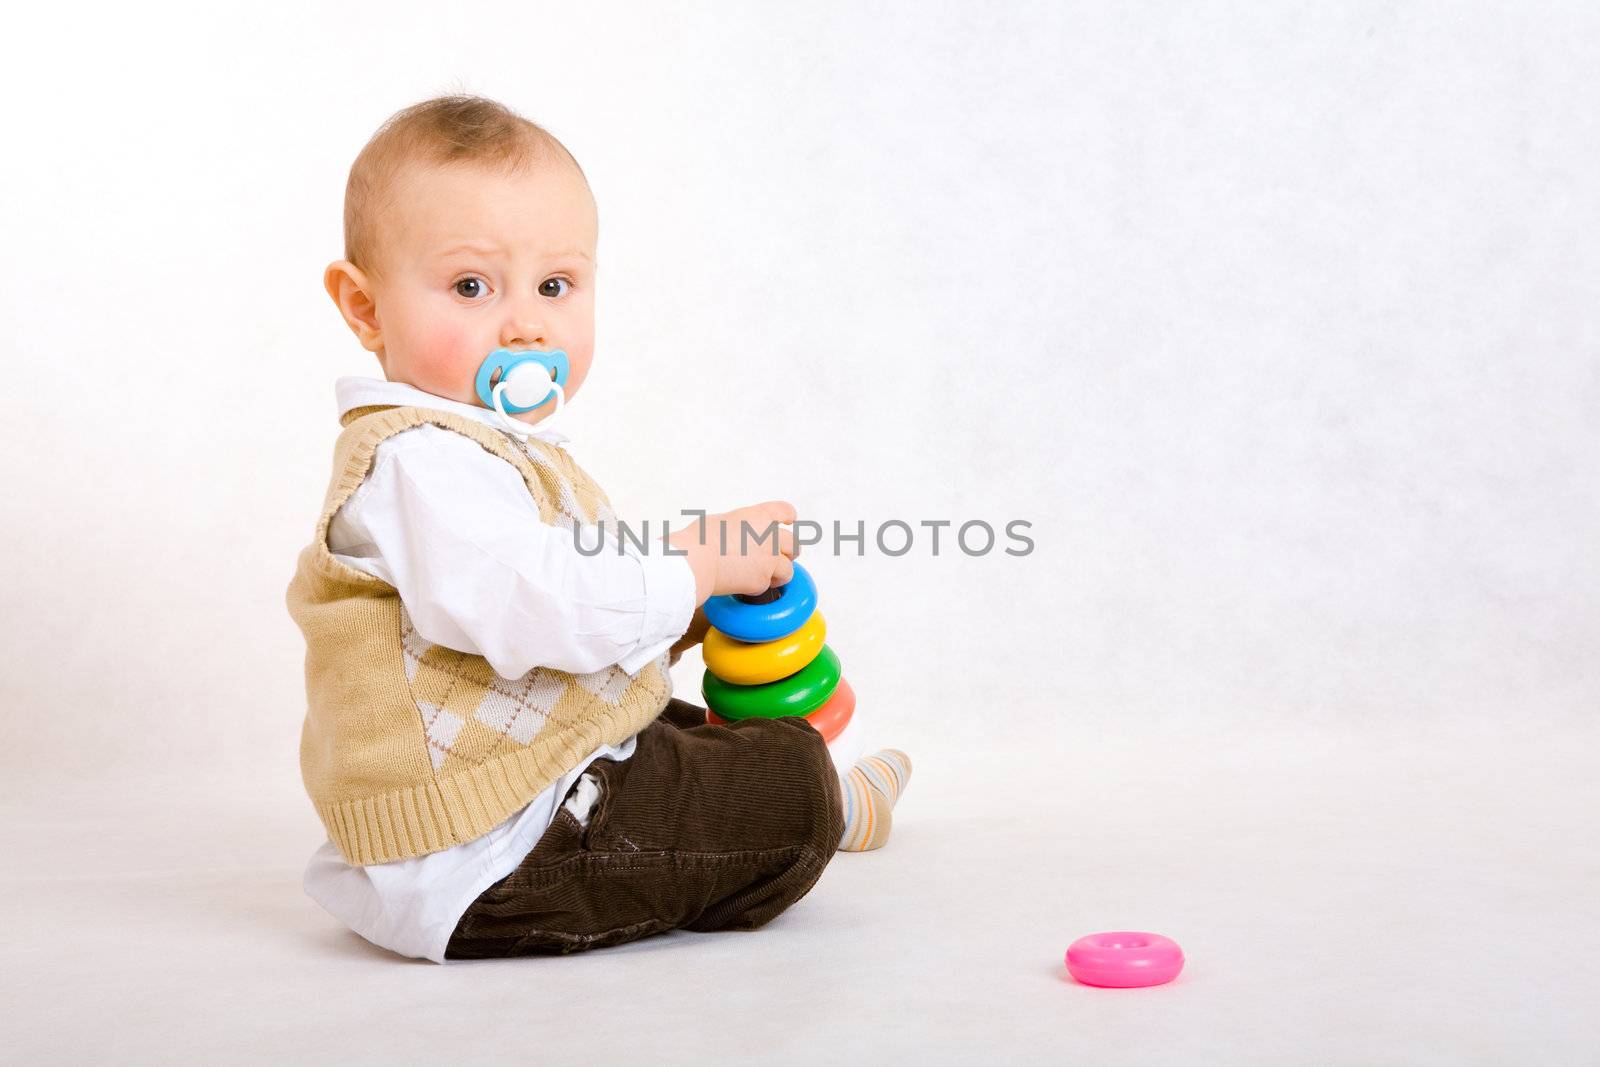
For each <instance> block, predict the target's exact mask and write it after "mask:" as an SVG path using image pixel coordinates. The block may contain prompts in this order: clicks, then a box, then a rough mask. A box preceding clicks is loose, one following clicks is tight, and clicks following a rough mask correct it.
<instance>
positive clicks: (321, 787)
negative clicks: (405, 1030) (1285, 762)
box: [287, 96, 911, 963]
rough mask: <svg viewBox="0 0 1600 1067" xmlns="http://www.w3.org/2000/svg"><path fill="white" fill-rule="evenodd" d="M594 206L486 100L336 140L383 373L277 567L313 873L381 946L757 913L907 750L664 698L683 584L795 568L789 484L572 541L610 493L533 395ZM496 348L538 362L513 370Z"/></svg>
mask: <svg viewBox="0 0 1600 1067" xmlns="http://www.w3.org/2000/svg"><path fill="white" fill-rule="evenodd" d="M598 225H599V224H598V220H597V216H596V208H595V202H594V199H593V197H592V196H591V194H590V191H589V185H588V181H587V179H586V178H585V177H584V174H583V171H582V170H581V169H580V168H579V167H578V164H577V162H576V161H575V160H574V159H573V157H572V156H571V154H570V153H568V152H567V150H566V148H565V147H564V146H562V144H561V143H560V142H559V141H557V140H556V139H555V138H554V137H552V136H551V135H550V134H549V133H547V132H546V131H545V130H543V129H541V128H540V127H539V126H537V125H535V124H533V123H531V122H529V121H527V120H526V119H523V118H521V117H520V116H518V115H516V114H514V113H512V112H511V111H509V110H507V109H506V108H504V107H502V106H501V105H499V104H496V103H494V102H492V101H488V100H484V99H481V98H477V97H460V96H457V97H445V98H440V99H436V100H430V101H427V102H425V103H422V104H418V105H416V106H415V107H411V108H407V109H406V110H404V111H402V112H400V113H399V114H397V115H395V116H394V117H393V118H391V119H390V120H389V121H388V122H387V123H385V124H384V126H383V127H382V128H381V129H380V130H379V131H378V132H377V134H376V135H375V136H374V137H373V138H372V140H371V141H370V142H369V143H368V144H367V146H366V147H365V148H364V149H363V150H362V151H361V154H360V155H359V156H358V157H357V158H356V161H355V164H354V165H353V166H352V167H351V169H350V179H349V184H348V186H347V188H346V193H345V214H344V228H345V258H344V259H342V260H339V261H338V262H336V263H333V264H332V265H330V266H329V267H328V269H327V272H326V275H325V278H324V281H325V284H326V287H327V290H328V294H329V295H330V296H331V297H332V298H333V301H334V303H335V304H337V305H338V308H339V312H340V314H341V315H343V317H344V320H345V322H347V323H348V324H349V326H350V329H351V330H353V331H354V332H355V335H356V337H357V338H358V339H359V340H360V341H361V344H362V346H363V347H364V348H366V349H367V350H368V351H370V352H372V353H374V354H375V355H376V356H377V357H378V364H379V366H380V367H381V368H382V369H383V376H384V379H385V380H382V381H379V380H377V379H369V378H342V379H340V380H339V382H338V383H337V386H336V391H337V397H338V404H339V418H340V423H341V425H342V426H343V432H342V433H341V434H340V435H339V438H338V441H337V443H336V444H335V446H334V457H333V476H332V479H331V481H330V484H329V487H328V491H327V495H326V497H325V499H324V501H323V504H322V509H321V514H320V517H319V518H318V520H317V525H316V532H315V536H314V538H313V540H312V543H311V544H310V545H309V546H308V547H307V548H306V549H305V550H304V551H302V552H301V553H300V557H299V561H298V564H297V568H296V572H295V575H294V578H293V580H292V582H291V583H290V586H289V590H288V597H287V599H288V606H289V612H290V614H291V615H292V616H293V618H294V620H295V622H296V623H297V624H298V625H299V627H300V629H301V631H302V632H303V633H304V635H305V639H306V692H307V698H308V704H309V706H308V710H307V713H306V719H305V727H304V732H303V735H302V738H301V745H300V762H301V770H302V773H303V775H304V778H305V785H306V791H307V792H308V793H309V794H310V796H311V799H312V802H313V803H314V804H315V806H316V809H317V812H318V814H319V815H320V816H321V817H322V821H323V823H324V825H325V826H326V827H327V831H328V838H329V840H328V842H327V843H326V844H324V845H323V846H322V848H320V849H319V850H318V851H317V853H316V854H315V855H314V856H313V857H312V859H311V863H310V865H309V866H308V868H307V870H306V876H305V887H306V891H307V893H309V894H310V895H311V896H312V897H313V898H314V899H315V900H316V901H317V902H318V903H320V904H321V905H322V906H323V907H325V908H326V909H327V910H328V911H329V912H331V913H332V914H333V915H334V916H336V917H337V918H339V919H340V920H342V921H343V922H344V923H346V924H347V925H349V926H350V928H351V929H353V930H355V931H356V932H357V933H359V934H361V935H362V936H363V937H365V938H367V939H368V940H370V941H372V942H374V943H375V944H378V945H382V946H384V947H385V948H388V949H391V950H393V951H395V952H397V953H400V954H402V955H406V956H415V957H421V958H425V959H431V960H434V961H436V962H440V963H443V962H445V961H446V960H449V959H467V958H484V957H494V956H516V955H526V954H534V953H566V952H573V951H577V950H580V949H586V948H595V947H599V946H605V945H615V944H620V943H623V942H626V941H632V940H636V939H638V938H641V937H646V936H648V935H650V934H655V933H660V932H662V931H666V930H672V929H687V930H726V929H741V930H750V929H754V928H756V927H759V926H762V925H763V924H765V923H767V922H769V921H770V920H771V919H772V918H773V917H774V916H776V915H778V914H779V913H780V912H782V911H783V910H784V909H785V908H788V907H789V906H790V905H791V904H793V903H794V902H795V901H797V900H799V899H800V898H801V897H803V896H804V895H805V894H806V893H807V892H808V891H809V890H810V889H811V887H812V886H813V885H814V884H815V883H816V881H817V879H818V877H820V875H821V874H822V869H823V868H824V867H825V866H826V865H827V863H828V861H829V860H830V859H831V858H832V857H833V854H834V852H835V850H838V849H843V850H846V851H866V850H869V849H875V848H878V847H880V846H882V845H883V844H884V842H885V841H886V840H887V838H888V834H889V828H890V824H891V811H892V809H893V807H894V804H895V801H896V800H897V799H898V798H899V796H900V793H901V791H902V790H903V789H904V788H905V786H906V782H907V781H908V780H909V778H910V775H911V764H910V761H909V760H908V759H907V757H906V756H905V754H904V753H902V752H899V751H897V750H894V749H884V750H881V751H879V752H877V753H876V754H874V755H872V756H868V757H866V758H865V759H862V760H859V761H856V762H855V763H854V765H853V766H851V767H850V768H849V769H848V771H847V772H846V773H845V774H843V775H840V774H839V773H838V772H837V770H836V769H835V767H834V764H833V761H832V759H831V758H830V755H829V750H828V748H827V746H826V745H825V743H824V741H823V739H822V736H821V735H820V734H819V733H818V732H817V731H816V730H815V729H814V728H813V727H812V725H811V724H810V723H808V722H807V721H805V720H804V719H801V718H792V717H791V718H776V719H772V718H752V719H745V720H742V721H738V722H734V723H732V724H730V725H707V724H706V712H705V709H704V708H700V707H696V706H694V705H693V704H689V703H686V702H684V701H681V700H677V699H675V698H673V697H672V683H671V679H670V676H669V674H668V668H669V666H670V665H671V664H672V663H675V662H676V661H677V658H678V656H679V655H680V654H681V653H682V651H683V650H684V649H686V648H688V647H689V646H690V645H692V644H694V643H697V642H698V641H700V640H701V638H702V637H703V636H704V635H705V633H706V630H707V625H706V621H705V617H704V615H703V614H702V612H701V610H700V605H702V604H704V603H705V601H706V600H707V598H709V597H712V596H717V595H721V594H732V593H739V594H747V595H754V594H760V593H763V592H765V591H767V590H768V589H769V588H771V587H773V586H777V585H782V584H784V583H785V582H787V581H788V580H789V578H790V576H791V574H792V573H793V557H794V556H795V554H796V552H797V550H798V546H797V545H796V543H795V539H794V532H793V528H792V524H793V522H794V520H795V511H794V508H793V507H792V506H790V505H789V504H788V503H786V502H783V501H768V502H766V503H762V504H756V505H752V506H750V507H746V508H740V509H738V510H737V511H731V512H727V513H724V514H719V515H710V516H707V517H706V518H705V519H704V521H703V522H696V523H691V524H689V525H687V526H685V528H684V529H681V530H678V531H676V532H675V533H673V534H672V535H671V536H670V538H668V539H667V542H668V545H669V546H670V551H669V550H666V546H659V547H658V546H656V545H650V546H649V548H650V550H649V551H641V550H640V549H639V547H638V546H637V545H635V544H633V543H631V542H627V541H624V542H623V544H622V546H621V548H622V551H618V550H617V546H616V544H615V538H613V539H612V540H611V541H607V542H606V549H605V550H603V551H599V552H591V551H589V550H587V548H580V539H581V538H583V537H585V536H587V537H588V538H589V544H590V546H592V545H593V544H594V543H595V539H596V537H597V536H599V533H598V531H599V530H603V529H607V528H609V529H611V530H612V532H613V533H614V529H615V528H614V523H615V518H616V516H615V513H614V512H613V511H612V509H611V505H610V502H609V501H608V500H607V498H606V495H605V493H604V491H603V490H602V489H601V488H600V487H599V485H597V484H596V483H595V481H594V480H593V479H592V478H591V477H590V476H589V475H588V474H587V473H586V472H585V471H584V470H583V469H582V468H581V467H579V466H578V465H577V463H576V462H574V461H573V460H572V458H571V457H570V456H569V455H568V454H567V451H566V449H565V447H564V442H565V441H566V440H567V438H566V437H565V436H564V435H562V434H560V433H558V432H556V431H554V430H552V429H550V428H549V427H548V426H541V425H540V424H541V423H542V422H544V421H545V420H547V418H548V416H549V415H550V414H551V413H552V412H553V411H555V410H558V409H559V407H560V406H561V405H562V404H563V403H565V402H570V401H571V400H572V399H573V398H574V397H576V395H577V394H578V393H579V391H580V390H581V389H582V388H583V382H584V379H585V378H586V377H587V375H588V372H589V366H590V363H591V361H592V359H593V356H594V299H595V281H596V266H597V264H596V259H595V250H596V243H597V239H598ZM517 360H522V361H523V362H524V363H526V364H528V365H530V366H533V367H534V368H535V370H536V376H535V378H534V379H533V383H532V384H533V389H532V390H531V392H530V391H529V389H528V383H529V379H528V378H527V377H526V375H521V376H519V377H518V378H517V382H518V383H519V384H517V385H516V386H515V392H516V396H515V398H513V396H512V386H511V377H510V376H511V374H512V370H510V369H508V368H510V367H511V364H512V363H514V362H515V361H517ZM527 369H528V368H527V366H524V367H522V368H521V370H522V371H525V370H527ZM519 374H520V372H519ZM545 374H549V375H550V376H551V378H552V379H553V380H552V381H551V382H549V383H545V382H544V381H543V375H545ZM480 379H481V380H480ZM490 383H493V384H494V385H495V386H496V387H495V388H493V389H492V390H491V389H490V388H489V385H490ZM489 405H493V408H491V407H490V406H489ZM745 523H748V524H749V526H750V527H751V528H752V529H754V530H755V531H757V532H763V533H764V532H767V531H769V530H776V531H777V535H776V537H775V538H774V537H770V536H769V537H766V538H765V539H764V540H757V539H756V538H753V537H752V538H747V537H742V536H741V532H742V530H741V527H742V524H745ZM774 546H776V550H774Z"/></svg>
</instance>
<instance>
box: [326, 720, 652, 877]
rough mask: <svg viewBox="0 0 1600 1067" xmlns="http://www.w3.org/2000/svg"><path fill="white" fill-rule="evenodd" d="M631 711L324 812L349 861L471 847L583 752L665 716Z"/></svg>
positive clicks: (366, 861)
mask: <svg viewBox="0 0 1600 1067" xmlns="http://www.w3.org/2000/svg"><path fill="white" fill-rule="evenodd" d="M626 711H627V709H626V708H622V707H619V708H617V709H616V710H615V711H613V712H611V713H609V714H607V715H605V716H604V717H602V718H599V719H595V720H590V721H588V722H585V723H583V724H582V726H583V729H578V730H573V731H572V732H571V734H570V735H569V737H568V738H565V739H563V743H562V744H561V746H560V747H559V748H556V747H555V745H554V744H542V745H540V746H539V747H538V748H521V749H518V750H517V751H515V752H508V753H506V754H505V755H504V756H500V757H497V758H496V759H494V760H490V761H488V762H486V763H483V764H481V765H479V766H477V767H473V768H471V769H469V770H466V771H463V772H461V773H459V774H455V775H452V776H450V777H448V778H435V779H433V780H431V781H428V782H424V783H422V784H420V785H416V786H413V787H411V788H409V789H397V790H395V791H393V792H390V793H383V794H379V795H377V796H370V797H357V798H354V799H352V800H342V801H333V802H331V803H327V804H323V805H320V806H319V807H318V809H317V814H318V815H320V816H321V817H322V822H323V825H325V826H326V827H327V830H328V838H329V840H331V841H332V842H333V843H334V845H335V846H337V847H338V849H339V851H340V852H341V853H343V854H344V858H345V860H346V861H347V862H349V863H352V864H356V865H360V866H365V865H367V864H369V863H388V862H390V861H392V860H399V859H409V858H412V857H415V856H421V855H425V854H427V853H429V852H438V851H439V850H441V849H445V848H449V847H451V846H453V845H460V844H465V843H466V842H468V841H472V840H474V839H475V838H479V837H482V836H483V835H484V834H486V833H488V832H489V831H490V830H492V829H494V828H495V827H496V826H499V825H500V824H501V823H503V822H505V821H506V820H507V819H509V818H510V817H511V816H512V815H514V814H516V813H517V812H518V811H520V810H522V809H523V808H524V807H526V806H527V805H528V802H529V801H531V800H532V799H533V798H534V797H536V796H538V795H539V794H540V793H542V792H544V791H545V790H546V789H548V788H550V786H551V785H552V784H554V783H555V782H556V781H557V780H559V779H560V777H561V776H562V775H563V774H565V773H566V772H567V771H568V770H569V769H571V768H572V767H575V766H577V764H578V762H579V761H580V760H582V759H583V757H585V756H587V755H588V754H589V753H591V752H593V751H594V750H595V749H597V748H599V747H600V746H601V745H617V744H621V743H622V742H623V741H625V740H627V739H628V738H629V737H632V736H633V735H634V734H636V733H638V732H639V731H640V730H642V729H644V727H646V726H648V725H649V724H650V722H651V721H652V720H654V719H655V717H656V716H657V715H659V714H660V711H659V709H658V710H657V711H654V712H650V713H649V714H645V715H643V716H636V717H637V718H638V719H639V721H638V722H637V723H634V722H630V721H628V719H629V717H628V716H626V715H625V712H626ZM551 740H552V741H553V739H551Z"/></svg>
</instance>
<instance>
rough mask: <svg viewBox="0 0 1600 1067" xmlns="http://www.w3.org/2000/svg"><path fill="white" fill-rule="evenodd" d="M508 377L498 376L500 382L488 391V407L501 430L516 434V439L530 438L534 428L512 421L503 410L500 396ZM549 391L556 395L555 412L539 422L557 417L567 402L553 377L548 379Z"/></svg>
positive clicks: (563, 391) (503, 405)
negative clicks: (490, 408) (492, 409)
mask: <svg viewBox="0 0 1600 1067" xmlns="http://www.w3.org/2000/svg"><path fill="white" fill-rule="evenodd" d="M508 377H510V376H509V375H506V374H502V375H501V376H500V380H499V381H498V382H495V383H494V388H493V389H491V390H490V391H489V399H490V400H491V401H492V403H491V404H490V406H491V407H493V408H494V414H495V418H496V420H498V421H499V423H500V426H501V428H502V429H504V430H505V431H506V432H507V433H513V434H516V435H517V436H518V437H530V436H532V435H533V433H534V432H535V429H536V428H535V427H533V426H530V425H528V424H527V423H525V422H518V421H517V420H516V419H513V418H512V417H511V415H510V413H509V412H507V411H506V409H505V398H504V397H503V396H502V394H503V393H504V392H505V388H506V379H507V378H508ZM550 391H551V392H553V393H555V394H556V406H555V410H553V411H551V412H550V414H548V415H546V416H545V417H544V418H543V419H541V420H540V422H548V421H549V420H551V419H553V418H555V417H556V416H557V415H559V414H561V409H562V407H564V406H565V405H566V402H567V391H566V390H565V389H563V388H561V384H560V383H559V382H557V381H556V380H555V378H554V377H552V378H551V379H550ZM543 406H544V405H543V404H541V405H539V407H543ZM531 410H534V411H537V410H538V408H533V409H531Z"/></svg>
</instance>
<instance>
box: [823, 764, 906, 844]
mask: <svg viewBox="0 0 1600 1067" xmlns="http://www.w3.org/2000/svg"><path fill="white" fill-rule="evenodd" d="M909 781H911V757H910V756H908V755H906V754H905V753H904V752H901V751H900V750H899V749H897V748H884V749H879V750H878V751H877V752H874V753H873V754H872V755H870V756H863V757H862V758H861V759H858V760H856V764H855V766H854V767H851V768H850V771H849V773H848V774H841V775H840V776H839V788H840V790H841V791H842V792H843V793H844V834H843V836H841V837H840V838H839V849H840V851H842V852H870V851H871V850H873V849H875V848H882V847H883V846H884V845H886V844H888V842H889V830H890V828H891V827H892V826H893V825H894V804H895V801H897V800H899V799H900V794H901V793H902V792H903V791H904V790H905V787H906V783H907V782H909Z"/></svg>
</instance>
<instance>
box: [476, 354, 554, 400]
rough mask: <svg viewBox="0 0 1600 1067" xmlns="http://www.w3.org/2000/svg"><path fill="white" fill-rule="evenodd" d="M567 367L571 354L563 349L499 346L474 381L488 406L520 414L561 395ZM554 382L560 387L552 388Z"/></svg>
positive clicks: (484, 363)
mask: <svg viewBox="0 0 1600 1067" xmlns="http://www.w3.org/2000/svg"><path fill="white" fill-rule="evenodd" d="M567 370H568V367H567V354H566V353H565V352H563V351H561V349H559V348H557V349H553V350H551V351H549V352H513V351H511V349H509V348H497V349H495V350H494V351H493V352H490V353H489V355H488V357H487V358H486V359H484V361H483V363H482V364H480V365H479V366H478V375H477V378H476V379H475V380H474V381H473V383H472V384H473V387H474V390H475V391H476V392H477V394H478V399H479V400H480V401H482V403H483V406H484V407H486V408H491V409H493V410H495V411H499V412H501V413H510V414H513V415H520V414H521V413H522V412H524V411H532V410H533V409H534V408H537V407H542V406H543V405H545V404H547V403H549V402H550V398H551V397H552V396H555V395H558V394H561V393H562V391H563V390H565V389H566V385H567ZM552 383H554V385H555V386H556V387H557V388H551V385H552ZM497 401H498V403H497Z"/></svg>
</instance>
